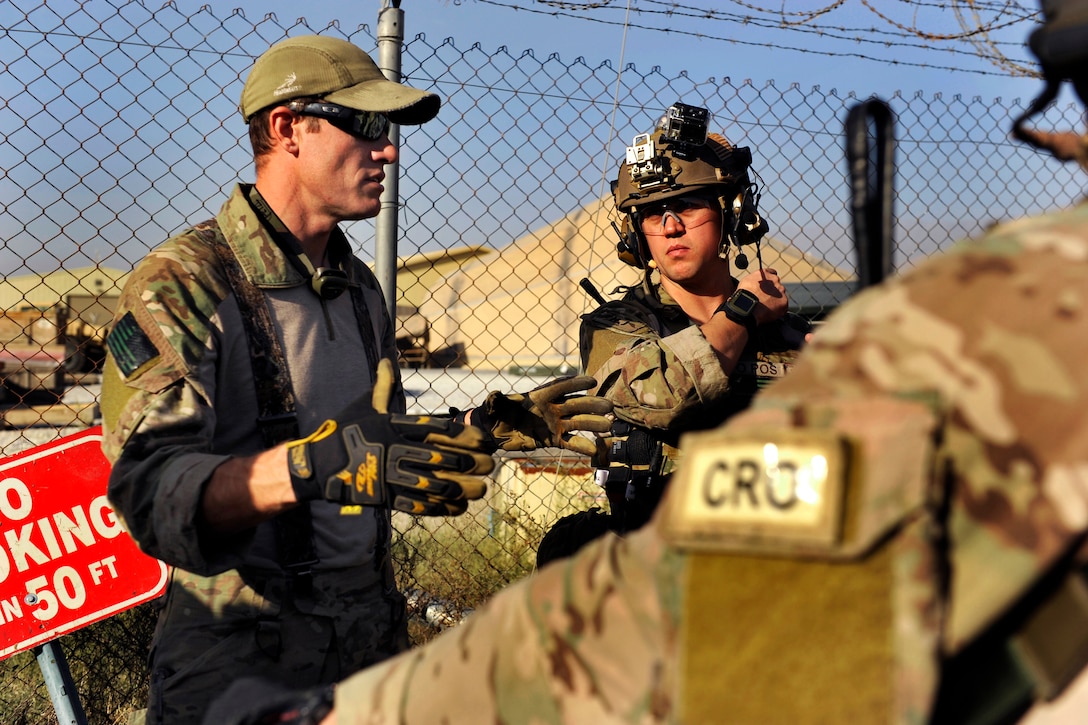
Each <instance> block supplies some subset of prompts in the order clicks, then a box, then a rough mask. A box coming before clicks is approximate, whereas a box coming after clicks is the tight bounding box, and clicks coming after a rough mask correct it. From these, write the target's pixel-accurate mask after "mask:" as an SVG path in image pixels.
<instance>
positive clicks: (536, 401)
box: [471, 375, 612, 456]
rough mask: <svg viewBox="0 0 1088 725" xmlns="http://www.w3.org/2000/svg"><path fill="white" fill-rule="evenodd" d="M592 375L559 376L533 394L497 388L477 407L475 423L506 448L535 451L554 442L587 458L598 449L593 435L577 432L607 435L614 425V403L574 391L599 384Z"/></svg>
mask: <svg viewBox="0 0 1088 725" xmlns="http://www.w3.org/2000/svg"><path fill="white" fill-rule="evenodd" d="M596 385H597V381H596V380H594V379H593V378H591V377H589V376H588V375H578V376H573V375H572V376H568V377H565V378H557V379H555V380H551V381H549V382H547V383H544V384H543V385H541V386H539V387H537V388H534V389H532V390H530V391H529V392H528V393H514V394H512V395H505V394H503V393H499V392H493V393H491V394H489V395H488V396H487V400H485V401H484V404H483V405H482V406H480V407H479V408H475V409H474V410H473V411H472V417H471V420H472V423H473V425H478V426H479V427H481V428H483V429H484V430H487V431H490V433H491V435H492V437H493V438H494V439H495V445H496V446H498V447H499V448H502V449H503V450H504V451H531V450H534V449H536V448H543V447H547V446H555V447H562V448H567V449H569V450H572V451H576V452H578V453H583V454H585V455H587V456H592V455H593V454H594V453H596V452H597V445H596V443H595V442H594V441H592V440H590V439H589V438H585V437H582V436H578V435H572V433H573V431H587V432H590V433H607V432H608V431H610V430H611V429H612V419H611V415H610V414H611V413H612V402H611V401H610V400H608V399H607V398H601V397H598V396H595V395H573V393H580V392H582V391H584V390H590V389H591V388H594V387H596Z"/></svg>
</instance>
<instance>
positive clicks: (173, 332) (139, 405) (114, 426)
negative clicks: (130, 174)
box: [101, 238, 248, 574]
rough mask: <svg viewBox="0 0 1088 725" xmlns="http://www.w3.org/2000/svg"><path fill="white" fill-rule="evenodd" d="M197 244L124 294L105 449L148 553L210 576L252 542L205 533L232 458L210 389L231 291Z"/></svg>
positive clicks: (141, 270) (169, 257) (147, 271)
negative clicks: (219, 480)
mask: <svg viewBox="0 0 1088 725" xmlns="http://www.w3.org/2000/svg"><path fill="white" fill-rule="evenodd" d="M193 241H195V240H191V239H190V240H188V241H186V240H185V239H184V238H183V239H182V240H181V241H176V240H175V242H174V243H171V244H168V245H166V246H164V247H163V248H161V249H160V250H157V251H156V252H154V253H152V254H151V255H149V256H148V257H147V258H146V259H145V260H144V261H143V262H141V264H140V265H139V266H138V267H137V268H136V270H134V271H133V272H132V274H131V275H130V277H129V280H128V282H127V283H126V285H125V289H124V291H123V292H122V294H121V298H120V299H119V301H118V305H117V309H116V313H115V316H114V325H113V328H112V329H111V332H110V336H109V338H108V340H107V359H106V364H105V368H104V371H103V385H102V395H101V406H102V423H103V442H102V450H103V453H104V454H105V455H106V457H107V458H108V459H109V460H110V461H111V463H112V470H111V472H110V479H109V489H108V496H109V500H110V503H111V504H112V506H113V507H114V509H115V510H116V511H117V513H118V514H119V516H120V518H121V520H122V522H123V523H124V525H125V528H126V529H127V530H128V532H129V534H130V535H131V536H132V537H133V538H134V539H135V540H136V542H137V543H138V544H139V546H140V548H141V549H142V550H143V551H144V552H145V553H147V554H149V555H151V556H154V557H156V558H158V559H161V560H162V561H165V562H166V563H168V564H170V565H173V566H179V567H183V568H185V569H187V570H190V571H193V572H196V573H201V574H204V573H213V572H214V571H221V570H225V569H228V568H231V567H232V566H234V565H236V564H237V562H238V561H240V551H241V549H242V547H243V544H244V541H243V540H241V539H240V540H239V541H236V542H225V541H222V540H217V541H216V542H214V544H213V542H210V541H202V540H201V534H200V531H199V530H198V527H197V525H196V521H197V514H198V511H199V505H200V498H201V495H202V492H203V489H204V486H205V484H206V483H207V481H208V480H209V479H210V478H211V474H212V472H213V471H214V470H215V468H216V467H217V466H219V465H220V464H221V463H222V462H223V461H225V460H226V458H227V457H226V456H222V455H215V454H213V453H212V435H213V431H214V428H215V423H216V419H215V415H214V413H213V411H212V408H211V406H210V405H209V403H208V397H209V392H208V389H207V383H205V382H204V381H203V380H204V379H208V380H210V379H211V375H212V374H211V373H210V372H205V373H204V378H202V371H210V370H211V364H210V361H209V359H208V357H209V354H210V353H209V349H210V348H209V338H210V337H211V335H212V320H213V319H214V317H215V311H216V309H217V307H218V305H219V303H220V302H221V301H222V300H223V298H224V295H225V294H226V288H225V287H224V285H223V283H222V280H219V279H215V278H214V277H210V276H209V275H208V274H207V273H206V272H202V271H200V270H201V264H200V262H201V259H202V258H201V255H202V254H203V253H204V252H202V251H201V249H200V245H199V244H198V243H194V244H191V243H190V242H193ZM205 261H206V260H205ZM244 538H245V539H246V540H248V537H244ZM231 544H233V545H231ZM211 550H218V551H220V554H219V556H218V560H217V561H210V560H209V559H208V558H207V557H206V555H205V552H206V551H211ZM232 552H234V553H232ZM236 554H237V556H236Z"/></svg>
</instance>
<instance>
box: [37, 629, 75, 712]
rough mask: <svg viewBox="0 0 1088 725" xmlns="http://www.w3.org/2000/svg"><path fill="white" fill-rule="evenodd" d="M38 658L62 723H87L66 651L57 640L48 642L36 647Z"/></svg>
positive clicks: (54, 708) (50, 696)
mask: <svg viewBox="0 0 1088 725" xmlns="http://www.w3.org/2000/svg"><path fill="white" fill-rule="evenodd" d="M34 655H35V657H37V658H38V667H39V669H41V671H42V677H43V678H45V687H46V689H48V690H49V699H51V700H52V701H53V711H54V712H56V714H57V722H58V723H59V724H60V725H87V716H86V715H84V714H83V705H81V704H80V702H79V693H77V692H76V684H75V682H73V681H72V672H71V671H70V670H69V669H68V660H66V659H64V651H63V650H62V649H61V648H60V645H58V644H57V643H56V642H55V641H53V642H47V643H46V644H43V645H42V646H41V647H35V648H34Z"/></svg>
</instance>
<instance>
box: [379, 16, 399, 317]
mask: <svg viewBox="0 0 1088 725" xmlns="http://www.w3.org/2000/svg"><path fill="white" fill-rule="evenodd" d="M390 3H392V5H391V6H390ZM403 43H404V11H403V10H401V9H400V0H382V9H381V10H380V11H378V67H379V68H381V69H382V73H384V74H385V77H386V78H388V79H389V80H391V81H397V82H399V81H400V57H401V46H402V45H403ZM389 140H390V141H392V142H393V145H394V146H396V147H398V148H399V147H400V127H399V126H397V125H396V124H391V125H390V126H389ZM399 181H400V164H399V163H394V164H389V165H387V166H386V167H385V191H383V192H382V196H381V204H382V208H381V213H379V214H378V217H377V219H375V221H374V224H375V227H374V274H375V276H377V278H378V282H379V283H380V284H381V286H382V292H384V293H385V306H386V308H387V309H388V310H389V316H390V317H391V318H392V319H393V321H394V323H395V322H396V319H397V231H398V229H397V221H398V219H397V217H398V213H399V206H400V188H399Z"/></svg>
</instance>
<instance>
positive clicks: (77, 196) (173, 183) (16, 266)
mask: <svg viewBox="0 0 1088 725" xmlns="http://www.w3.org/2000/svg"><path fill="white" fill-rule="evenodd" d="M374 5H375V7H374V8H373V13H374V14H373V16H372V17H369V18H363V17H344V18H343V19H342V21H341V22H340V23H339V24H334V25H330V26H329V27H310V26H309V25H307V24H306V23H305V21H304V20H300V21H297V22H296V23H294V24H286V25H285V24H281V23H280V22H279V21H278V20H276V19H275V17H274V16H271V15H269V16H265V17H261V18H259V19H257V20H251V19H249V18H247V17H246V15H245V13H243V12H242V11H240V10H239V11H235V12H234V13H231V14H229V15H227V16H225V17H224V16H216V15H215V14H214V13H213V12H212V11H211V10H210V9H209V8H208V7H207V6H205V7H204V8H201V9H200V10H198V11H197V12H196V13H194V14H184V13H182V12H180V11H179V10H178V9H177V8H176V7H175V6H174V5H172V4H170V3H167V4H165V5H162V6H161V7H160V6H157V5H156V6H150V5H147V4H144V3H142V2H138V1H137V0H102V1H100V2H96V3H89V4H83V3H75V2H48V3H47V2H45V0H28V1H27V2H23V3H19V4H18V5H16V4H15V3H11V2H6V3H0V58H2V59H3V61H2V63H3V64H2V66H0V89H2V102H0V159H2V161H3V164H2V166H3V175H2V177H0V274H2V275H3V281H2V282H0V375H2V378H0V383H2V387H0V398H2V399H0V419H2V421H3V430H2V431H0V434H2V435H0V451H2V453H3V454H4V455H10V454H12V453H14V452H16V451H18V450H20V449H22V448H25V447H28V446H30V445H35V444H38V443H42V442H46V441H48V440H52V439H54V438H56V437H58V436H61V435H64V434H66V433H68V432H71V431H73V430H78V429H80V428H82V427H86V426H88V425H92V424H93V423H94V422H95V420H96V418H95V415H96V400H97V390H98V382H99V379H98V375H99V373H100V364H101V360H102V340H103V337H104V335H105V334H106V332H108V327H109V319H110V313H111V310H112V303H113V300H114V299H115V298H116V296H117V294H118V293H119V292H120V289H121V286H122V285H123V283H124V278H125V274H126V273H127V272H128V271H129V270H130V269H131V268H132V266H133V265H134V264H135V263H136V262H137V261H138V260H139V259H140V258H141V257H142V256H143V255H144V254H145V253H146V252H147V251H148V250H150V249H151V248H152V247H154V246H155V245H157V244H159V243H161V242H162V241H164V240H165V239H167V238H168V237H169V236H171V235H172V234H174V233H175V232H177V231H180V230H181V229H183V228H185V227H186V226H187V225H188V224H190V223H193V222H197V221H201V220H203V219H205V218H208V217H210V216H212V215H214V214H215V212H216V211H217V210H218V207H219V205H220V204H221V203H222V201H223V199H224V198H225V197H226V195H227V193H228V191H229V189H230V187H231V186H232V185H233V184H234V183H235V182H236V181H239V180H251V179H252V158H251V153H250V151H249V146H248V140H247V139H246V134H245V127H244V125H243V123H242V120H241V118H240V115H239V114H238V111H237V99H238V97H239V95H240V92H241V87H242V82H243V79H244V77H245V74H246V73H247V71H248V69H249V67H250V65H251V64H252V62H253V60H254V59H255V58H256V57H257V56H258V55H259V54H260V53H261V52H263V51H264V50H265V49H266V48H267V47H268V46H269V45H270V44H272V43H274V42H275V41H277V40H280V39H282V38H284V37H288V36H292V35H298V34H303V33H325V34H332V35H336V36H339V37H344V38H347V39H349V40H351V41H353V42H355V43H356V44H358V45H360V46H361V47H363V48H365V49H367V50H371V51H372V50H374V49H375V48H376V45H377V42H376V39H375V37H374V32H373V30H372V28H371V26H370V25H369V24H368V23H372V22H374V20H375V19H376V14H377V10H378V8H377V5H378V4H377V3H374ZM412 12H413V11H412V10H408V11H407V12H406V27H407V28H408V29H409V31H410V29H411V27H412ZM402 76H403V79H404V81H405V82H407V83H410V84H412V85H415V86H417V87H422V88H429V89H434V90H435V91H436V92H438V93H439V94H440V95H441V96H442V99H443V106H442V110H441V112H440V114H439V116H438V119H437V120H435V121H433V122H431V123H429V124H426V125H425V126H422V127H405V128H402V129H401V164H400V173H401V179H400V184H399V190H400V196H401V199H400V202H399V206H398V212H399V228H400V234H399V236H400V238H399V249H398V254H399V258H400V265H399V267H398V273H397V288H398V289H397V295H396V299H397V310H396V313H397V319H398V330H399V339H398V343H399V344H400V347H401V352H402V359H401V364H402V366H403V367H404V368H405V387H406V389H407V392H408V394H409V396H410V400H409V403H410V406H411V408H412V410H413V412H444V411H445V410H446V409H448V408H449V407H450V406H455V407H465V406H468V405H472V404H473V403H479V402H481V401H482V399H483V397H484V395H486V392H487V391H488V390H496V389H498V390H506V391H511V390H524V389H528V388H530V387H532V386H534V385H535V384H537V383H538V382H540V381H541V380H543V379H546V378H547V377H549V376H551V375H554V374H556V373H562V372H566V371H569V370H572V369H574V368H576V367H577V365H578V359H577V344H576V334H577V325H578V319H579V315H581V314H583V313H585V312H587V311H589V309H590V308H591V307H592V306H593V305H594V303H593V301H592V300H591V299H589V298H588V296H587V295H586V294H585V293H583V292H582V290H581V289H580V288H579V281H580V280H581V279H582V278H588V279H590V280H591V281H592V282H593V283H594V285H595V286H596V287H597V288H598V289H600V290H601V291H602V293H603V294H604V295H605V296H608V295H610V294H613V292H614V290H615V289H616V287H617V286H619V285H622V284H631V283H633V282H635V281H637V276H636V275H635V273H634V270H632V269H631V268H626V267H624V266H623V265H622V263H620V262H618V260H617V259H616V257H615V253H614V250H615V242H616V236H615V233H614V231H613V230H612V227H611V223H612V222H613V221H615V219H616V217H615V214H614V211H613V210H612V208H611V203H610V200H609V199H608V188H609V187H608V181H609V180H610V179H612V178H614V176H615V173H616V169H617V168H618V165H619V162H620V160H621V159H622V158H623V155H624V151H625V147H626V146H627V145H628V144H629V143H630V142H631V139H632V137H633V136H634V135H635V134H636V133H640V132H644V131H648V130H650V128H651V127H652V126H653V123H654V122H655V120H656V118H657V117H658V116H660V115H661V113H663V111H664V109H665V108H666V107H667V106H669V105H671V104H672V103H673V102H675V101H678V100H679V101H682V102H684V103H687V104H690V105H699V106H705V107H707V108H708V109H710V111H711V113H712V114H713V123H712V128H711V130H713V131H721V132H723V133H724V135H725V136H726V137H727V138H729V139H730V140H731V141H733V142H734V143H736V144H738V145H742V146H749V147H750V148H751V149H752V153H753V156H754V167H753V168H754V170H755V171H756V172H757V174H758V179H757V180H758V183H759V185H760V191H761V199H760V207H761V210H762V211H763V213H764V216H765V217H767V218H768V220H769V221H770V225H771V235H770V236H771V238H770V239H769V240H768V241H767V242H766V243H765V244H764V245H763V247H762V249H761V250H760V258H761V259H762V262H763V263H764V264H766V265H767V266H771V265H772V264H773V265H774V266H775V267H776V268H777V269H778V271H779V272H780V273H781V274H782V277H783V279H784V280H785V281H787V283H788V284H789V285H790V289H791V293H792V294H793V299H794V303H795V306H796V307H798V308H800V309H802V310H803V311H804V312H805V313H807V314H810V315H811V316H812V317H814V318H818V317H820V316H822V315H823V314H825V313H826V312H827V311H828V310H829V309H830V308H832V307H833V306H834V305H835V304H837V303H838V302H840V301H842V300H843V299H844V298H845V297H846V296H847V295H848V294H849V293H850V291H851V279H852V278H853V276H854V252H853V248H852V243H851V224H850V219H849V215H848V213H847V184H846V164H845V161H844V151H843V141H842V125H843V120H844V118H845V115H846V112H847V110H848V109H849V108H850V107H851V106H852V105H853V104H855V103H857V102H858V101H859V100H863V99H862V98H859V97H856V96H855V95H854V94H852V93H848V92H845V91H839V90H836V89H835V88H833V87H830V86H829V87H827V88H822V87H814V88H801V87H799V86H797V85H795V84H794V85H783V86H780V85H779V84H777V83H768V84H766V85H764V86H762V87H757V86H755V85H753V84H752V83H750V82H747V81H744V82H734V81H733V80H732V79H730V78H727V77H726V78H721V77H719V78H703V79H699V78H696V77H693V76H691V75H689V74H687V73H681V74H679V75H677V76H675V77H669V76H666V75H664V74H663V73H662V72H661V71H660V69H659V68H656V67H651V68H649V69H647V68H640V67H636V66H635V65H633V64H632V65H626V66H624V67H623V68H617V67H614V66H613V65H612V64H611V63H610V62H609V61H607V60H598V59H593V58H585V57H579V58H573V59H572V58H561V57H559V56H558V55H554V54H552V55H544V54H542V53H537V52H533V51H524V52H514V51H511V50H510V49H507V48H505V47H503V48H498V49H484V48H481V47H479V46H478V45H473V46H471V47H468V48H464V47H460V46H459V45H458V44H457V42H456V39H453V38H449V39H443V40H435V39H428V38H425V37H422V36H416V37H412V36H411V35H409V37H407V38H406V42H405V44H404V49H403V57H402ZM879 95H880V96H881V97H883V98H884V99H885V100H887V101H888V102H889V104H890V105H891V107H892V110H893V111H894V113H895V114H896V116H897V126H896V135H897V140H898V151H897V161H898V170H897V186H896V193H895V203H896V213H897V215H896V223H895V239H896V246H895V254H896V263H897V266H898V267H899V268H900V269H903V268H906V267H909V266H910V265H912V264H913V263H915V262H916V261H918V260H920V259H922V258H924V257H925V256H927V255H929V254H932V253H933V252H936V251H937V250H939V249H942V248H944V247H946V246H947V245H948V244H949V243H951V242H952V241H954V240H956V239H959V238H962V237H965V236H970V235H972V234H975V233H977V232H978V231H980V230H981V229H983V228H984V227H985V226H987V225H988V224H990V223H991V222H994V221H1001V220H1005V219H1010V218H1015V217H1018V216H1022V215H1025V214H1032V213H1038V212H1040V211H1044V210H1046V209H1050V208H1054V207H1060V206H1067V205H1070V204H1071V203H1073V202H1074V201H1076V200H1078V199H1079V198H1080V196H1081V194H1082V186H1081V181H1080V179H1079V177H1078V176H1077V175H1076V172H1074V171H1070V170H1067V169H1065V168H1063V167H1061V166H1059V165H1058V164H1056V163H1055V162H1053V161H1050V160H1048V159H1046V158H1045V157H1043V156H1042V155H1039V154H1035V153H1032V152H1031V151H1029V150H1026V149H1024V148H1022V147H1021V146H1019V145H1016V144H1014V143H1013V142H1011V141H1010V140H1009V139H1008V137H1007V129H1008V128H1009V125H1010V122H1011V119H1012V118H1014V117H1015V116H1016V115H1018V114H1019V113H1020V112H1021V111H1022V110H1023V108H1022V104H1021V102H1020V101H1019V100H1017V101H1013V102H1004V101H1002V100H1000V99H998V100H984V99H981V98H977V97H975V98H967V97H962V96H958V95H957V96H953V97H943V96H942V95H940V94H926V93H923V92H918V93H912V94H908V93H902V92H899V91H893V90H891V89H879ZM1050 115H1051V116H1053V117H1054V122H1055V124H1065V125H1067V126H1070V127H1073V126H1076V125H1078V124H1079V123H1080V122H1081V117H1080V112H1079V110H1078V109H1077V108H1076V107H1075V106H1074V105H1072V104H1068V105H1066V106H1063V107H1061V108H1058V109H1055V110H1052V111H1051V113H1050ZM346 231H347V232H348V236H349V238H351V239H352V240H353V243H354V245H355V247H356V250H357V252H358V253H359V254H360V256H362V257H363V258H364V259H372V258H373V253H374V249H373V244H372V241H371V240H372V237H373V234H374V227H373V223H372V222H370V221H362V222H355V223H352V224H350V225H347V226H346ZM749 256H752V257H753V258H754V257H755V254H754V250H753V252H752V253H750V254H749ZM599 503H600V497H599V493H598V491H597V489H596V488H595V487H594V485H593V483H592V471H591V470H590V469H589V466H588V461H586V460H582V459H579V458H578V457H576V456H571V455H569V454H568V455H565V456H559V455H552V454H549V453H541V454H537V455H532V456H510V457H508V458H506V459H505V460H504V461H503V465H501V466H500V467H499V468H498V470H497V473H496V474H495V480H494V483H493V485H492V486H491V488H490V492H489V494H488V498H487V499H486V500H485V501H483V502H479V503H477V504H474V505H473V507H472V508H471V509H470V511H469V513H468V514H466V515H465V516H463V517H460V518H458V519H454V520H419V519H412V518H410V517H407V516H405V517H403V518H398V519H397V532H398V533H397V538H396V542H395V553H396V556H397V562H398V566H399V576H400V579H401V584H402V587H403V589H404V590H405V591H406V592H408V593H409V596H410V600H411V602H412V607H413V612H414V613H415V614H416V623H417V624H416V629H415V630H414V632H413V635H414V637H415V639H416V640H417V641H422V640H424V639H427V638H428V637H430V636H431V635H432V634H433V633H434V631H436V630H437V629H440V628H441V627H443V626H447V625H448V624H449V623H451V622H456V621H458V619H459V618H460V617H461V616H462V615H463V613H464V611H465V610H466V609H469V608H471V607H472V606H474V605H475V604H477V603H478V602H480V601H481V600H482V599H484V598H486V597H487V596H488V595H489V594H490V593H492V592H493V591H495V590H496V589H497V588H499V587H501V586H502V585H504V584H505V583H507V582H510V581H512V580H514V579H517V578H519V577H521V576H523V575H525V574H526V573H528V572H529V571H531V569H532V562H533V557H534V551H535V547H536V545H537V543H538V542H539V539H540V536H541V535H542V533H543V531H544V530H546V528H547V526H548V525H549V524H550V523H551V522H553V521H554V520H555V519H556V518H557V517H558V516H560V515H562V514H563V513H565V512H568V511H570V510H572V509H585V508H588V507H590V506H592V505H596V504H599ZM398 516H399V515H398ZM2 527H3V523H2V522H0V529H2ZM153 609H154V606H153V605H145V606H144V607H140V608H137V609H135V610H132V611H130V612H128V613H125V614H123V615H120V616H117V617H113V618H112V619H110V620H107V621H106V622H103V623H100V624H97V625H93V626H91V627H88V628H86V629H84V630H81V631H79V632H77V633H76V634H74V635H70V636H68V637H65V638H64V639H63V640H62V645H63V647H64V650H65V651H66V653H67V656H68V659H69V661H70V662H71V668H72V671H73V675H74V677H75V678H76V681H77V688H78V690H79V694H80V697H81V699H82V701H83V706H84V708H85V709H86V711H87V715H88V718H89V719H90V721H91V722H95V723H121V722H125V720H126V718H127V713H128V712H129V711H130V710H131V709H133V708H135V707H139V706H140V703H141V702H142V701H143V697H144V692H145V689H146V684H145V677H146V673H145V672H144V671H143V658H144V657H145V656H146V651H147V642H148V639H149V637H150V632H151V627H152V624H151V623H152V621H153V616H154V611H153ZM0 669H2V673H3V675H2V676H3V679H4V682H5V684H6V687H5V688H4V691H3V694H2V695H0V721H3V722H5V723H49V722H54V721H55V718H54V716H53V714H52V709H51V706H50V704H49V700H48V696H47V694H46V692H45V688H44V685H43V683H42V682H41V677H40V675H39V674H38V671H37V667H36V664H35V661H34V659H33V657H32V656H30V653H22V654H20V655H16V656H14V657H11V658H9V659H8V660H6V661H4V662H3V663H0Z"/></svg>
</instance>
